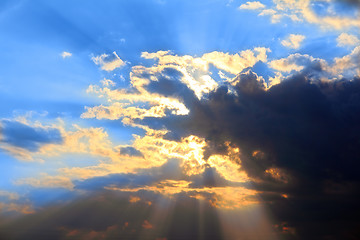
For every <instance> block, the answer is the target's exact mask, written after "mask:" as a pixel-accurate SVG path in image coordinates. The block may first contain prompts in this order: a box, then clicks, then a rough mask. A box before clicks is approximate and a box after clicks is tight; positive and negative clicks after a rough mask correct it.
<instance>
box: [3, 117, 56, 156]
mask: <svg viewBox="0 0 360 240" xmlns="http://www.w3.org/2000/svg"><path fill="white" fill-rule="evenodd" d="M0 123H1V125H0V133H1V135H0V136H2V138H1V142H4V143H7V144H9V145H12V146H15V147H20V148H24V149H26V150H29V151H31V152H35V151H37V150H38V149H39V148H40V147H41V146H42V145H45V144H51V143H52V144H60V143H62V141H63V139H62V136H61V133H60V131H59V130H58V129H56V128H41V127H31V126H28V125H25V124H23V123H21V122H17V121H9V120H2V121H1V122H0Z"/></svg>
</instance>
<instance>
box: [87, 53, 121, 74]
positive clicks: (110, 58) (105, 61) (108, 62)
mask: <svg viewBox="0 0 360 240" xmlns="http://www.w3.org/2000/svg"><path fill="white" fill-rule="evenodd" d="M91 59H92V60H93V62H94V63H95V64H96V65H99V66H100V67H101V69H102V70H104V71H107V72H111V71H113V70H115V69H116V68H120V67H122V66H124V65H125V62H124V61H123V60H121V59H120V57H119V56H118V55H117V54H116V52H113V55H108V54H106V53H104V54H102V55H100V56H94V57H92V58H91Z"/></svg>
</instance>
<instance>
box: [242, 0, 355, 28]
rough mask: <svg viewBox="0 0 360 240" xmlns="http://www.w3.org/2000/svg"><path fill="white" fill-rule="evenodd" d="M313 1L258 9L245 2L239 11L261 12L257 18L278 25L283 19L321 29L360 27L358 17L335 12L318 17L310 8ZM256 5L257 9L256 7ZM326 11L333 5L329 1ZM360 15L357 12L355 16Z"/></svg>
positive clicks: (277, 1)
mask: <svg viewBox="0 0 360 240" xmlns="http://www.w3.org/2000/svg"><path fill="white" fill-rule="evenodd" d="M314 2H315V1H311V0H298V1H294V0H273V3H274V6H273V7H272V8H266V9H265V7H260V6H261V5H262V4H261V3H260V4H261V5H258V4H254V3H256V2H247V3H246V4H243V5H242V6H243V7H242V8H241V9H248V10H254V11H261V12H260V13H259V16H269V17H270V18H271V22H272V23H278V22H280V20H281V19H282V18H284V17H286V18H289V19H291V20H292V21H294V22H302V21H306V22H308V23H311V24H316V25H319V26H320V27H321V28H323V29H337V30H340V29H344V28H351V27H360V18H359V17H345V16H344V15H336V12H334V11H333V12H331V11H328V12H330V13H329V14H328V15H325V16H320V15H318V14H317V13H316V12H315V11H314V10H313V7H312V4H314ZM257 5H258V7H256V6H257ZM329 5H330V6H329V7H328V9H327V10H329V9H331V8H332V7H333V3H332V2H331V1H329ZM240 7H241V6H240ZM358 14H360V12H359V11H358V13H357V15H358Z"/></svg>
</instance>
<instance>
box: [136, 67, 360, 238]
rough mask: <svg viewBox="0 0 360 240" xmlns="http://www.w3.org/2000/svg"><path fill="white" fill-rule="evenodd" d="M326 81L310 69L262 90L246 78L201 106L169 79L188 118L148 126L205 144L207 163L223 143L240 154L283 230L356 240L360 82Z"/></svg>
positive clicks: (250, 75) (152, 121)
mask: <svg viewBox="0 0 360 240" xmlns="http://www.w3.org/2000/svg"><path fill="white" fill-rule="evenodd" d="M321 74H322V72H321V67H319V66H317V65H316V66H315V65H314V66H309V67H308V68H306V69H305V70H304V71H302V72H301V73H298V74H295V75H293V76H291V77H289V78H288V79H286V80H284V81H283V82H282V83H280V84H278V85H275V86H273V87H272V88H270V89H269V90H265V89H264V88H263V87H262V84H261V83H259V81H258V79H257V76H256V75H255V74H253V73H252V72H251V71H247V72H244V73H242V74H239V75H238V76H237V79H236V80H237V82H238V83H237V84H236V86H235V87H234V88H233V87H232V86H221V87H219V88H218V89H217V90H216V91H214V92H212V93H210V94H209V95H208V96H207V97H206V98H204V99H202V100H197V99H196V97H195V96H194V93H192V92H191V91H190V90H189V89H187V88H186V87H185V86H184V85H183V84H181V83H179V82H176V79H175V80H173V81H174V82H173V83H170V82H171V80H169V79H168V80H166V81H168V83H167V85H171V84H172V85H180V86H181V88H180V89H182V90H181V91H182V92H183V93H186V98H184V99H185V101H184V102H185V104H186V106H187V107H188V108H189V110H190V114H189V115H188V116H171V117H167V118H164V119H161V120H159V119H154V118H148V119H145V120H144V121H143V122H145V123H146V124H149V125H150V126H152V127H157V128H161V127H166V128H167V129H169V130H170V131H171V132H170V133H169V134H168V137H169V138H173V139H179V138H180V137H185V136H188V135H190V134H194V135H197V136H200V137H204V138H205V139H206V141H207V143H208V147H207V150H206V151H207V153H206V155H207V156H210V155H211V154H214V153H224V152H225V151H226V147H225V146H224V143H225V142H230V143H231V144H232V145H234V146H237V147H239V148H240V150H241V156H240V157H241V161H242V162H241V166H242V168H243V169H244V170H245V171H246V172H247V173H248V175H249V176H250V177H252V178H253V179H254V180H256V181H255V182H254V183H253V185H252V187H253V188H255V189H256V190H260V191H263V193H262V194H261V195H260V196H262V197H263V198H264V199H268V201H267V202H268V203H269V209H271V210H272V212H273V214H274V215H275V216H276V217H278V220H279V221H280V223H281V222H286V225H287V226H289V227H295V229H296V231H297V234H299V236H301V237H302V238H306V239H322V238H325V237H327V238H328V239H339V237H340V238H342V239H346V238H351V237H352V238H356V237H359V235H356V234H359V230H357V229H360V228H356V227H357V226H358V225H359V222H358V220H356V219H357V216H358V215H359V214H360V205H359V204H358V202H360V191H359V190H360V189H359V188H360V174H359V168H360V150H359V149H360V79H359V78H356V77H355V78H353V79H340V80H337V81H331V82H321V81H320V80H318V79H317V78H318V77H319V76H321ZM162 81H164V80H162ZM159 84H160V83H159ZM167 89H172V88H170V87H169V88H167ZM230 89H232V91H235V94H234V93H230ZM161 93H162V94H164V92H163V91H162V92H161ZM166 94H170V95H174V94H175V93H174V92H173V91H170V90H169V91H168V92H167V93H166ZM284 194H285V195H284ZM282 196H286V197H287V198H286V197H282ZM334 225H338V226H339V227H334Z"/></svg>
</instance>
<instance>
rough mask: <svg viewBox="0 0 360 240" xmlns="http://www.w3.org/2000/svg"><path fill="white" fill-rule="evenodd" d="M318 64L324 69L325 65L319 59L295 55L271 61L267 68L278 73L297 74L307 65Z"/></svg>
mask: <svg viewBox="0 0 360 240" xmlns="http://www.w3.org/2000/svg"><path fill="white" fill-rule="evenodd" d="M316 63H318V64H319V65H320V66H322V67H325V66H326V65H327V63H326V62H325V61H324V60H322V59H319V58H314V57H312V56H310V55H307V54H300V53H295V54H291V55H289V56H288V57H286V58H281V59H277V60H273V61H271V62H270V63H269V66H270V67H271V68H273V69H275V70H277V71H280V72H293V71H295V72H299V71H301V70H303V69H304V68H306V67H307V66H309V65H313V64H316Z"/></svg>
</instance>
